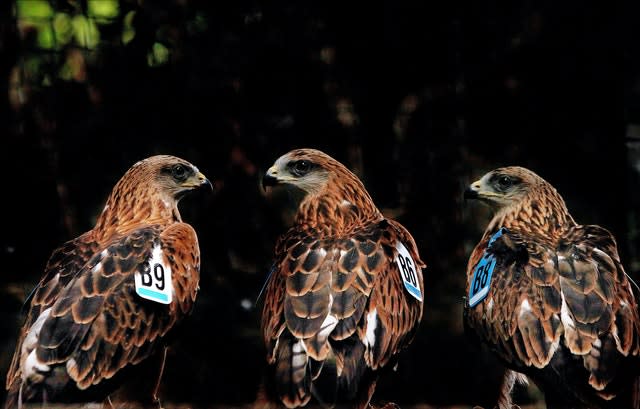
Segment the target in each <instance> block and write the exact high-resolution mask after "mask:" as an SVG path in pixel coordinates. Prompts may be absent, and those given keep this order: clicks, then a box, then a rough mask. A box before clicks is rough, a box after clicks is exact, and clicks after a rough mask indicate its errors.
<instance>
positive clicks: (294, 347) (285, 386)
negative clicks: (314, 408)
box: [275, 338, 311, 408]
mask: <svg viewBox="0 0 640 409" xmlns="http://www.w3.org/2000/svg"><path fill="white" fill-rule="evenodd" d="M276 362H277V363H276V368H275V377H276V390H277V392H278V395H279V396H280V399H281V400H282V403H283V404H284V405H285V406H286V407H288V408H295V407H299V406H304V405H306V404H307V403H308V402H309V400H311V374H310V370H309V357H308V356H307V354H306V352H305V350H304V344H303V342H302V341H300V340H296V339H293V338H288V339H281V340H280V343H279V345H278V351H277V352H276Z"/></svg>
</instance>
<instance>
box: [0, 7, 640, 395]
mask: <svg viewBox="0 0 640 409" xmlns="http://www.w3.org/2000/svg"><path fill="white" fill-rule="evenodd" d="M631 7H632V10H626V9H624V8H621V7H619V6H617V5H610V4H604V3H602V2H596V1H595V0H594V1H586V2H584V1H582V2H578V1H568V2H529V1H515V2H503V1H489V2H477V3H472V2H471V3H468V4H467V3H465V4H464V5H463V4H462V3H456V2H453V3H452V2H424V1H418V0H395V1H392V2H391V1H390V2H385V4H384V7H383V8H380V7H377V6H374V5H373V4H367V3H360V2H331V1H328V2H316V3H308V2H296V1H292V0H277V1H274V2H266V3H261V2H256V1H253V0H239V1H236V2H216V1H208V0H158V1H148V0H144V1H143V0H12V1H6V2H0V52H1V53H2V57H3V58H2V59H0V72H1V73H2V74H3V75H2V76H0V78H5V79H6V80H4V81H5V82H0V86H1V87H3V88H2V90H3V95H6V96H7V97H6V98H2V99H0V127H2V129H0V132H2V133H1V134H2V135H3V149H2V150H1V151H0V155H2V159H3V164H5V169H8V170H10V171H11V172H14V173H11V174H10V176H9V177H8V178H7V179H8V180H6V181H5V190H4V191H5V195H6V197H7V198H9V200H8V201H9V202H10V205H9V206H10V208H11V210H10V217H8V220H6V222H5V225H4V226H3V228H4V230H3V235H2V236H1V238H0V240H1V241H0V255H1V256H2V260H0V261H1V262H0V265H2V267H3V271H0V273H2V275H3V278H4V280H5V283H7V284H6V286H5V287H4V288H2V295H3V296H2V297H0V302H1V304H0V312H2V313H3V314H4V315H3V316H2V317H0V318H2V319H0V322H1V323H2V324H1V325H2V329H3V331H0V333H1V334H4V337H3V338H2V345H3V346H6V347H5V348H3V351H4V352H3V353H2V354H0V373H2V374H3V375H4V372H5V371H6V369H5V368H7V367H8V364H9V360H10V359H11V351H12V348H13V343H14V342H15V336H16V334H17V328H18V326H19V325H20V324H21V322H22V319H23V317H22V316H21V315H20V308H21V303H22V301H23V300H24V298H25V296H26V294H27V293H28V291H29V290H30V289H31V287H32V286H33V285H34V284H35V283H36V282H37V281H38V279H39V277H40V274H41V271H42V268H43V266H44V263H45V262H46V259H47V257H48V256H49V254H50V252H51V250H52V249H53V248H55V247H56V246H58V245H60V244H61V243H62V242H64V241H65V240H67V239H69V238H71V237H74V236H75V235H77V234H79V233H81V232H83V231H85V230H86V229H88V228H90V227H92V225H93V222H94V221H95V217H96V215H97V214H98V212H99V211H100V210H101V208H102V206H103V205H104V204H103V201H104V199H105V197H106V195H107V194H108V191H109V189H110V188H111V187H112V186H113V184H114V183H115V181H116V180H117V179H118V178H119V177H120V176H121V175H122V173H123V172H124V171H125V170H126V169H127V168H128V167H129V166H130V165H131V164H133V163H134V162H135V161H137V160H139V159H141V158H143V157H146V156H149V155H151V154H154V153H171V154H176V155H179V156H184V157H185V158H186V159H189V160H190V161H192V162H193V163H195V164H196V165H197V166H198V167H199V168H200V169H201V170H202V171H203V172H204V173H205V174H207V175H208V176H209V177H210V178H211V179H213V180H215V182H216V186H217V193H216V194H215V195H214V196H212V197H211V196H206V197H202V196H197V197H189V198H185V199H184V203H183V204H182V205H181V211H182V214H183V218H184V219H185V220H187V221H189V222H190V223H192V224H193V225H194V226H195V227H196V230H197V231H198V235H199V239H200V245H201V248H202V282H201V289H202V291H201V293H200V295H199V298H198V302H197V307H196V310H195V311H194V314H193V317H192V319H190V320H189V322H188V324H187V326H186V327H185V328H184V332H183V336H182V337H181V338H180V339H179V340H178V343H177V344H176V346H175V348H174V349H173V352H172V354H173V355H172V356H171V357H170V360H169V363H168V367H167V371H166V373H165V383H164V386H163V387H164V391H163V396H165V397H166V399H167V401H176V402H189V403H190V404H192V405H193V406H194V407H207V406H209V405H211V404H212V403H229V404H244V403H247V402H250V401H251V400H252V399H253V397H254V396H255V391H256V387H257V384H258V382H259V379H260V376H261V369H262V365H264V351H263V350H262V344H261V340H260V337H259V308H260V303H259V300H257V295H258V293H259V291H260V288H261V287H262V284H263V280H264V278H265V276H266V272H267V271H268V270H269V265H270V262H271V255H272V251H273V245H274V242H275V240H276V238H277V235H278V234H279V233H280V232H282V229H283V224H282V219H281V218H280V215H279V214H278V212H276V211H275V209H273V207H271V206H270V204H269V203H268V202H267V201H265V200H264V196H263V194H262V191H261V190H260V188H259V183H260V176H261V174H262V173H263V172H264V170H265V169H267V168H268V167H269V166H270V165H271V164H272V163H273V161H274V160H275V158H277V157H278V156H279V155H281V154H282V153H284V152H286V151H287V150H289V149H292V148H295V147H301V146H309V147H316V148H319V149H322V150H325V151H326V152H327V153H329V154H331V155H333V156H334V157H336V158H337V159H338V160H341V161H342V162H344V163H345V164H346V165H348V166H349V167H350V168H351V169H353V170H354V171H355V172H356V173H357V174H358V175H359V176H360V177H361V178H362V179H363V181H364V183H365V185H366V186H367V188H368V189H369V191H370V193H371V194H372V197H373V198H374V199H375V201H376V203H377V204H378V205H379V206H380V207H381V208H382V209H383V211H384V212H385V213H386V214H389V215H393V216H394V217H397V218H398V219H399V220H400V221H401V222H402V223H403V224H405V226H407V228H408V229H409V230H410V231H411V232H412V233H413V235H414V237H415V239H416V242H417V244H418V246H419V249H420V253H421V256H422V258H423V259H424V260H425V261H426V263H427V265H428V268H427V270H426V272H425V286H426V290H425V317H424V322H423V325H422V328H421V331H420V333H419V334H418V336H417V338H416V340H415V342H414V343H413V345H412V347H411V348H410V349H409V350H408V351H407V353H406V354H405V356H404V357H403V358H402V360H401V362H400V365H399V368H398V371H397V372H396V373H395V374H392V375H391V376H389V377H387V378H385V379H384V380H383V381H381V383H380V386H379V394H378V396H379V398H380V399H393V400H396V401H400V403H407V404H414V403H419V402H421V403H426V404H429V405H435V406H438V407H441V406H448V405H454V404H459V405H467V406H471V405H475V404H478V405H482V406H486V407H489V406H491V402H492V399H493V398H494V397H495V393H496V391H497V385H498V381H499V366H498V365H497V363H496V362H495V359H493V357H492V356H491V355H490V354H488V353H487V351H486V350H484V349H480V348H477V347H476V346H474V345H470V344H469V343H468V342H467V340H466V338H465V337H464V335H463V330H462V323H461V314H462V296H463V295H464V294H463V288H464V271H465V266H466V259H467V257H468V255H469V253H470V251H471V249H472V247H473V245H474V244H475V242H476V240H477V239H478V238H479V237H480V235H481V232H482V230H483V228H484V226H485V224H486V222H487V220H488V217H489V216H488V213H487V211H486V209H484V208H482V207H480V206H473V205H469V204H465V203H464V202H463V200H462V194H461V193H462V191H463V189H464V187H465V186H466V184H467V183H469V182H470V181H472V180H474V179H475V178H476V177H478V176H479V175H481V174H482V173H484V172H485V171H486V170H488V169H490V168H493V167H496V166H499V165H510V164H519V165H522V166H527V167H530V168H532V169H533V170H535V171H537V172H538V173H539V174H541V175H542V176H543V177H545V178H546V179H547V180H549V181H550V182H551V183H553V184H554V185H555V186H556V187H557V188H558V190H559V191H560V192H561V193H562V194H563V196H564V197H565V199H566V201H567V204H568V207H569V208H570V209H571V210H572V212H573V215H574V217H575V218H576V220H578V221H579V222H584V223H595V224H601V225H603V226H606V227H607V228H609V229H610V230H612V231H613V232H614V234H615V235H616V236H617V238H618V242H619V246H620V253H621V257H622V259H623V260H624V261H626V263H627V266H628V270H629V271H628V273H629V274H630V275H631V276H632V277H634V278H636V280H637V279H638V277H639V276H640V235H639V234H638V231H640V194H639V193H638V192H640V155H639V154H638V152H640V149H639V148H638V146H640V142H639V141H640V136H639V135H640V133H639V132H637V129H640V128H638V127H639V126H640V125H639V124H640V75H638V71H639V70H638V67H640V58H639V54H640V53H638V52H637V44H636V43H635V42H634V41H632V39H635V38H637V34H638V33H636V32H635V31H638V30H639V29H638V28H637V27H638V25H637V24H635V22H634V21H633V18H634V17H633V16H637V15H638V13H637V12H638V11H639V10H637V9H638V8H639V6H638V5H632V6H631ZM634 34H635V35H634ZM15 172H17V173H18V176H16V175H15ZM25 187H28V188H29V189H25ZM18 192H20V193H19V194H18ZM34 207H35V208H37V211H33V210H31V209H33V208H34ZM517 392H518V402H521V403H523V404H524V403H527V402H537V401H539V399H540V396H539V394H538V393H537V392H536V390H535V388H533V387H532V388H528V389H527V388H522V389H521V390H518V391H517ZM0 398H1V396H0Z"/></svg>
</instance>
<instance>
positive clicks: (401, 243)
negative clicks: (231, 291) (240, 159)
mask: <svg viewBox="0 0 640 409" xmlns="http://www.w3.org/2000/svg"><path fill="white" fill-rule="evenodd" d="M263 185H264V186H265V187H267V186H271V187H272V188H271V189H273V193H275V191H276V190H278V189H284V191H285V192H288V195H289V196H290V197H291V198H294V200H295V209H296V212H295V216H294V217H293V225H292V226H291V227H290V228H289V229H288V231H286V233H284V234H283V235H281V236H280V237H279V239H278V241H277V244H276V248H275V262H274V264H273V267H272V270H271V272H270V274H269V278H268V279H267V282H266V284H265V286H266V287H265V289H266V294H265V299H264V305H263V312H262V332H263V336H264V342H265V345H266V349H267V361H268V365H267V375H266V380H265V385H266V386H265V387H264V392H263V393H264V394H265V395H266V398H265V399H266V400H267V401H268V402H271V403H273V402H276V403H277V406H279V407H281V406H282V405H284V406H286V407H288V408H296V407H302V406H305V405H307V404H308V403H309V402H312V403H314V404H328V405H332V404H346V405H349V407H357V408H365V407H369V404H370V401H371V397H372V395H373V393H374V390H375V386H376V381H377V379H378V376H379V373H380V372H379V371H380V370H381V369H383V368H391V367H393V366H394V365H395V364H396V363H397V359H398V354H399V353H400V352H401V350H403V349H404V348H406V347H407V346H408V345H409V344H410V342H411V341H412V338H413V337H414V335H415V333H416V330H417V328H418V325H419V323H420V320H421V317H422V309H423V294H424V288H423V282H422V269H423V268H425V264H424V263H423V262H422V261H421V259H420V256H419V254H418V249H417V247H416V244H415V242H414V239H413V238H412V236H411V234H410V233H409V232H408V231H407V229H405V228H404V227H403V226H402V225H401V224H400V223H398V222H397V221H394V220H391V219H388V218H385V216H383V215H382V213H381V212H380V211H379V210H378V208H377V207H376V205H375V204H374V203H373V200H372V199H371V197H370V196H369V194H368V193H367V191H366V189H365V187H364V185H363V184H362V182H361V181H360V180H359V179H358V177H357V176H356V175H354V174H353V173H352V172H351V171H349V170H348V169H347V168H346V167H345V166H344V165H343V164H341V163H340V162H338V161H336V160H335V159H333V158H331V157H330V156H328V155H327V154H325V153H323V152H321V151H318V150H314V149H297V150H293V151H290V152H288V153H286V154H285V155H283V156H281V157H280V158H279V159H277V161H276V162H275V164H274V165H273V166H272V167H271V168H270V169H269V170H268V171H267V172H266V174H265V176H264V178H263Z"/></svg>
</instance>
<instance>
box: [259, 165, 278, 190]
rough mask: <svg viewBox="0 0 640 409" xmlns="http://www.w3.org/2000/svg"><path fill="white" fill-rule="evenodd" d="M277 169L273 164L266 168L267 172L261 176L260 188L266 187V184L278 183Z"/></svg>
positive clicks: (273, 184)
mask: <svg viewBox="0 0 640 409" xmlns="http://www.w3.org/2000/svg"><path fill="white" fill-rule="evenodd" d="M277 174H278V171H277V170H276V168H275V166H272V167H270V168H269V170H267V173H265V174H264V176H263V177H262V188H263V189H265V190H266V189H267V186H275V185H277V184H278V177H277Z"/></svg>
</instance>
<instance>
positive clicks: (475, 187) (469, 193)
mask: <svg viewBox="0 0 640 409" xmlns="http://www.w3.org/2000/svg"><path fill="white" fill-rule="evenodd" d="M479 191H480V181H479V180H476V181H475V182H473V183H472V184H471V185H469V187H467V188H466V189H465V191H464V199H465V200H467V199H478V198H479V197H480V194H479V193H478V192H479Z"/></svg>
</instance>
